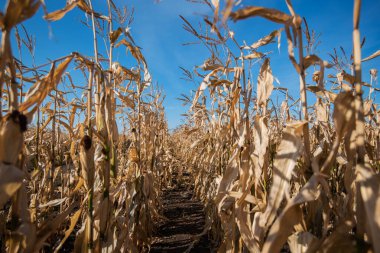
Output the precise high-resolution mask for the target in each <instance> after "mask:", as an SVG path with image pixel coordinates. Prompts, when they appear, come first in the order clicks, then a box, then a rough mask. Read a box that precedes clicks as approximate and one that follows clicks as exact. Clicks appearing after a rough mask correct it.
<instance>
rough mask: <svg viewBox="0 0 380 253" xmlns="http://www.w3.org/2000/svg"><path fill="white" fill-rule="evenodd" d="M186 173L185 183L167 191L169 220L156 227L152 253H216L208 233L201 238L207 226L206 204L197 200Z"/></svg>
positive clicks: (182, 182) (164, 210)
mask: <svg viewBox="0 0 380 253" xmlns="http://www.w3.org/2000/svg"><path fill="white" fill-rule="evenodd" d="M188 176H189V175H188V174H186V173H184V175H183V177H184V178H183V179H184V180H181V183H179V182H177V180H176V179H174V180H173V183H174V186H173V188H170V189H165V190H164V192H163V195H162V198H163V199H162V202H163V215H164V216H165V218H166V219H164V220H162V221H158V222H157V223H156V224H155V227H156V230H155V234H154V238H153V244H152V247H151V250H150V252H151V253H154V252H162V253H172V252H173V253H174V252H178V253H179V252H194V253H195V252H197V253H203V252H215V250H214V249H213V245H212V243H211V241H210V240H209V238H208V235H207V233H205V234H204V235H203V236H199V234H201V233H202V231H203V230H204V226H205V213H204V209H203V208H204V206H203V204H202V202H200V201H199V200H197V199H194V198H193V187H192V186H191V181H190V180H189V179H188Z"/></svg>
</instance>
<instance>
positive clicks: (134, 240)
mask: <svg viewBox="0 0 380 253" xmlns="http://www.w3.org/2000/svg"><path fill="white" fill-rule="evenodd" d="M104 2H106V3H107V6H108V9H106V10H97V9H94V8H93V1H92V0H71V1H67V2H66V5H63V6H64V7H63V8H62V9H58V10H55V11H52V12H47V10H46V6H45V4H47V5H48V4H49V1H46V3H45V1H42V0H7V1H5V3H4V5H3V9H2V10H1V11H0V27H1V30H2V31H1V49H0V50H1V51H0V85H1V89H0V92H1V96H0V97H1V103H0V109H1V110H0V119H1V125H0V247H1V252H12V253H13V252H149V251H151V252H257V253H258V252H292V253H303V252H308V253H312V252H334V253H335V252H380V240H379V239H380V136H379V134H380V109H379V106H378V104H377V103H376V94H377V92H378V91H379V89H378V88H376V87H375V86H376V84H377V73H378V72H377V70H376V68H375V67H376V66H373V67H372V68H371V70H370V73H364V71H362V62H367V61H368V64H370V63H371V62H372V60H373V59H374V58H376V57H378V56H380V51H377V52H374V53H373V54H372V55H369V56H366V57H362V55H361V50H362V47H363V44H364V41H363V38H362V37H361V35H360V29H359V27H360V26H359V25H360V13H361V0H354V1H352V3H351V1H349V2H344V3H342V4H352V13H353V15H352V17H353V25H352V30H351V31H347V32H350V33H352V48H353V51H352V54H351V55H348V54H346V52H345V51H344V49H343V48H342V49H341V53H338V52H337V51H334V53H333V54H331V58H330V59H322V58H321V57H319V56H318V55H317V54H316V53H315V50H314V47H315V46H316V41H315V33H314V32H313V31H311V30H309V26H308V23H307V21H306V19H305V18H301V16H300V15H298V14H297V11H296V10H297V6H296V5H294V6H293V5H292V3H291V0H285V3H286V6H287V8H288V11H287V12H283V11H280V10H277V9H273V8H271V6H265V7H260V6H248V7H247V6H245V7H241V5H240V2H241V1H234V0H225V1H219V0H200V1H194V0H192V1H190V2H200V4H204V5H206V6H207V7H208V8H210V11H211V12H212V13H213V15H212V16H210V17H203V18H202V21H201V24H199V25H198V24H192V23H191V22H190V21H189V20H188V19H187V18H186V17H184V16H181V17H180V18H178V22H182V24H183V29H185V30H186V31H187V32H189V33H190V34H191V35H192V36H193V38H194V39H195V40H197V42H198V43H199V44H200V45H199V47H203V48H205V49H206V50H207V52H208V53H209V55H204V63H203V64H202V65H200V66H194V68H193V69H191V70H188V69H185V68H183V69H182V70H183V75H184V79H186V80H188V81H190V82H192V83H193V84H195V86H193V88H195V91H194V92H192V93H190V92H189V94H182V95H181V96H180V97H179V98H178V99H179V101H178V104H179V105H181V104H182V106H185V107H186V108H187V113H186V114H185V115H183V118H184V123H183V124H181V125H180V126H178V127H177V128H176V129H174V130H170V129H169V127H168V121H167V115H166V112H165V107H164V104H163V103H164V100H165V91H164V90H163V89H162V87H160V86H159V85H157V84H155V83H154V81H153V80H154V79H153V78H154V77H153V78H152V76H151V74H150V70H149V66H150V65H152V64H159V63H153V62H149V63H148V62H147V61H146V59H145V57H144V55H143V51H144V50H143V49H141V48H140V47H139V46H138V44H137V43H136V42H135V40H134V38H133V37H132V35H131V33H130V32H129V31H128V29H127V27H129V26H132V27H133V23H132V18H131V13H129V12H125V11H123V9H122V8H121V7H118V6H117V5H116V4H115V3H114V2H113V1H112V0H106V1H104ZM152 2H153V1H152ZM243 2H244V1H243ZM62 4H65V3H62ZM126 4H128V1H126ZM158 4H159V3H158ZM194 4H196V3H194ZM198 4H199V3H198ZM268 4H269V3H268ZM40 9H44V13H45V14H44V16H43V18H44V19H45V20H46V22H62V23H64V22H65V15H66V14H67V13H69V12H71V11H72V10H73V9H79V10H80V11H81V12H83V14H84V15H86V17H87V19H88V23H87V27H86V29H89V30H90V31H91V32H92V35H93V40H92V41H86V43H87V45H88V46H89V47H92V48H93V55H84V54H83V53H81V52H72V53H71V54H69V55H66V56H65V55H63V56H61V57H60V58H58V59H53V60H49V61H48V62H47V63H46V64H42V65H39V66H36V65H35V64H31V65H32V66H28V64H27V63H29V62H30V61H25V58H28V57H29V58H34V50H33V48H34V41H33V39H31V38H32V37H31V36H30V35H29V33H33V31H28V30H27V29H25V27H24V26H23V23H24V22H25V21H26V20H28V19H30V18H31V17H33V16H34V15H37V14H36V13H37V11H38V10H40ZM259 18H261V19H264V20H265V22H267V23H268V24H270V23H274V24H275V25H276V26H277V29H276V30H274V31H272V32H270V33H269V34H268V35H267V36H264V37H262V38H261V39H259V40H257V41H255V42H253V44H247V43H248V42H247V43H246V42H245V41H244V42H243V41H239V40H238V39H237V35H236V34H235V32H234V31H232V30H231V29H230V24H232V23H233V22H239V23H240V22H247V21H246V20H245V19H259ZM306 18H307V17H306ZM362 18H365V17H362ZM281 39H283V40H285V41H286V44H287V48H286V49H285V51H286V52H285V53H286V54H287V55H288V59H289V61H290V63H291V64H292V66H293V70H294V72H295V73H297V75H298V79H297V80H294V82H293V83H294V84H296V86H294V85H293V86H292V87H282V86H281V85H280V83H279V81H278V80H277V78H276V77H275V76H276V73H272V68H271V64H272V62H273V60H272V61H271V58H270V57H271V56H272V54H277V47H279V46H280V42H281ZM103 42H104V44H105V48H106V55H103V54H102V53H100V52H99V47H100V45H99V44H100V43H103ZM249 43H252V42H251V41H249ZM22 48H24V49H26V50H27V52H28V53H29V55H23V57H20V55H21V54H20V53H19V52H21V49H22ZM125 50H126V51H127V57H128V58H130V60H131V62H133V66H130V64H128V66H129V67H126V66H127V65H126V64H124V63H123V62H118V61H116V60H115V58H114V55H116V53H117V52H122V53H124V52H125ZM47 53H49V52H47ZM283 53H284V52H283ZM17 54H18V55H19V57H16V56H15V55H17ZM23 58H24V61H23ZM362 72H363V73H362ZM78 76H80V77H81V79H80V80H81V81H78V80H76V78H78ZM362 76H363V77H364V78H362ZM365 78H366V79H369V80H370V82H369V83H368V82H365V81H363V79H365ZM83 80H84V81H83ZM167 92H170V91H167ZM298 93H299V95H298ZM293 94H297V95H298V96H297V97H295V96H294V95H293ZM279 99H280V100H281V101H279ZM310 101H312V102H310ZM170 194H172V195H170ZM181 194H182V195H181ZM184 194H185V195H186V194H187V195H186V196H185V195H184ZM168 196H169V197H168ZM170 196H171V197H170ZM181 196H182V197H181ZM174 197H176V198H178V201H179V202H181V201H185V200H186V199H187V200H188V201H193V202H191V203H193V204H194V203H195V204H194V205H195V206H196V208H195V209H197V210H199V212H198V213H197V210H195V209H194V210H191V211H189V212H187V213H182V216H188V217H184V219H185V218H186V221H190V222H191V219H192V218H191V217H192V216H191V215H192V214H194V215H195V214H196V215H200V216H196V217H198V218H199V220H198V222H199V221H202V222H200V223H199V224H198V225H199V226H200V227H199V231H198V230H197V232H196V233H195V234H191V235H190V236H188V237H186V240H187V241H186V243H184V244H183V245H182V246H181V247H182V248H180V247H176V246H172V247H169V246H168V247H167V248H165V247H163V246H160V247H161V248H160V247H158V246H157V245H158V244H159V243H162V241H163V240H164V239H165V238H164V239H162V238H163V236H162V234H161V236H160V229H159V228H158V227H159V226H158V225H157V224H167V222H169V221H170V219H171V218H169V217H168V216H167V212H166V211H164V210H168V209H165V208H167V206H168V205H170V204H171V203H172V201H174ZM165 198H166V199H165ZM170 198H173V200H171V199H170ZM176 208H177V207H176ZM177 209H178V208H177ZM194 217H195V216H194ZM194 223H195V221H194ZM164 228H165V226H164ZM185 234H186V233H185ZM186 235H187V234H186ZM172 238H174V239H175V238H177V239H178V238H179V236H178V237H175V236H174V237H172ZM202 238H203V239H202ZM205 238H206V239H205ZM178 240H179V239H178ZM178 240H177V241H176V242H178ZM199 244H203V245H205V248H203V250H201V248H199V246H197V245H199ZM155 245H156V246H155Z"/></svg>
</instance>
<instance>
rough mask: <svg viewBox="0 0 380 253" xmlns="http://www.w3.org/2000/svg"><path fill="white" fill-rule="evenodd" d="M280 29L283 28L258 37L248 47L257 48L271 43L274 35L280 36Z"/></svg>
mask: <svg viewBox="0 0 380 253" xmlns="http://www.w3.org/2000/svg"><path fill="white" fill-rule="evenodd" d="M282 30H284V29H283V28H281V29H279V30H275V31H273V32H271V33H270V34H269V35H267V36H265V37H263V38H261V39H259V40H258V41H256V42H255V43H253V44H252V45H251V46H250V48H251V49H257V48H259V47H261V46H265V45H267V44H269V43H271V42H272V41H273V39H274V38H276V37H280V35H281V32H282Z"/></svg>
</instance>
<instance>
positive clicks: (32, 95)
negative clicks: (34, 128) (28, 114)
mask: <svg viewBox="0 0 380 253" xmlns="http://www.w3.org/2000/svg"><path fill="white" fill-rule="evenodd" d="M72 59H73V56H69V57H67V58H66V59H65V60H64V61H63V62H62V63H60V64H59V65H58V67H57V68H55V66H54V64H53V67H52V69H51V70H50V72H49V74H48V75H47V76H45V77H44V78H42V79H41V80H40V81H39V82H36V83H35V84H34V85H33V86H32V87H31V88H30V89H29V91H28V94H27V96H26V97H25V102H23V103H22V104H21V105H20V111H21V112H24V111H26V110H28V109H29V108H30V107H32V106H33V105H35V108H36V107H38V106H39V105H40V104H41V103H42V101H43V100H44V99H45V97H46V96H47V95H48V94H49V93H50V91H51V90H53V89H55V87H56V86H57V85H58V83H59V82H60V80H61V77H62V75H63V73H64V71H65V70H66V68H67V66H68V65H69V63H70V62H71V60H72Z"/></svg>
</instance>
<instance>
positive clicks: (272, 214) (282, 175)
mask: <svg viewBox="0 0 380 253" xmlns="http://www.w3.org/2000/svg"><path fill="white" fill-rule="evenodd" d="M305 124H306V122H305V121H296V122H292V123H288V124H287V126H286V128H285V129H284V131H283V134H282V139H281V142H280V145H279V146H278V148H277V152H276V155H275V157H274V162H273V184H272V187H271V189H270V193H269V197H268V205H267V208H266V210H265V212H264V217H265V218H263V219H262V222H263V225H264V224H265V225H264V226H263V227H266V228H268V227H269V226H270V225H271V224H272V222H273V221H274V219H275V218H276V214H277V212H278V209H279V207H280V205H281V202H282V199H283V197H284V196H285V194H287V193H289V187H290V179H291V176H292V172H293V169H294V167H295V165H296V163H297V160H298V158H299V157H300V155H301V152H302V147H303V144H302V137H301V135H302V131H303V127H304V125H305Z"/></svg>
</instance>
